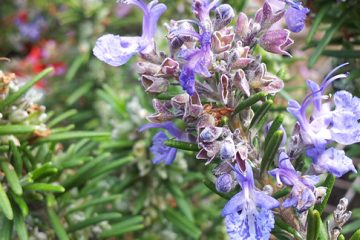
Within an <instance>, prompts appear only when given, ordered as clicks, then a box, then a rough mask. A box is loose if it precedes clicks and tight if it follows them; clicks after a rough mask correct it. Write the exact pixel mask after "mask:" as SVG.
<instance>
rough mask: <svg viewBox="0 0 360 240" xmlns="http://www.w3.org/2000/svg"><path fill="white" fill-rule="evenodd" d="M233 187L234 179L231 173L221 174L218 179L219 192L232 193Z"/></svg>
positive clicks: (216, 185) (216, 184)
mask: <svg viewBox="0 0 360 240" xmlns="http://www.w3.org/2000/svg"><path fill="white" fill-rule="evenodd" d="M232 186H233V179H232V177H231V175H230V174H229V173H224V174H221V175H220V176H218V177H217V178H216V182H215V187H216V190H217V191H218V192H222V193H227V192H230V190H231V189H232Z"/></svg>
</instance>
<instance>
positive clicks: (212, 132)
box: [199, 126, 222, 142]
mask: <svg viewBox="0 0 360 240" xmlns="http://www.w3.org/2000/svg"><path fill="white" fill-rule="evenodd" d="M221 133H222V128H219V127H212V126H211V127H206V128H204V130H202V132H201V133H200V136H199V140H200V141H202V142H213V141H215V140H216V139H218V138H219V137H220V135H221Z"/></svg>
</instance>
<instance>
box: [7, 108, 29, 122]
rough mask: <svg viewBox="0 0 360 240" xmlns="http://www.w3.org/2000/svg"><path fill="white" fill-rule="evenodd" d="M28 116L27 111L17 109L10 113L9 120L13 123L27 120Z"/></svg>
mask: <svg viewBox="0 0 360 240" xmlns="http://www.w3.org/2000/svg"><path fill="white" fill-rule="evenodd" d="M28 116H29V114H28V113H27V112H26V111H24V110H22V109H17V110H15V111H13V112H12V113H10V116H9V120H10V122H12V123H20V122H23V121H25V120H26V119H27V118H28Z"/></svg>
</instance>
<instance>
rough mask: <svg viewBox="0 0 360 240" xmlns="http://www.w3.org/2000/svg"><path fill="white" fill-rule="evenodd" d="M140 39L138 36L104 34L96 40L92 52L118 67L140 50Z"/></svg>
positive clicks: (100, 58)
mask: <svg viewBox="0 0 360 240" xmlns="http://www.w3.org/2000/svg"><path fill="white" fill-rule="evenodd" d="M140 39H141V38H139V37H120V36H119V35H113V34H106V35H104V36H102V37H100V38H99V39H98V40H97V41H96V44H95V47H94V49H93V53H94V55H95V56H96V57H97V58H98V59H99V60H101V61H103V62H105V63H107V64H109V65H111V66H114V67H118V66H121V65H123V64H125V63H126V62H127V61H129V59H130V58H131V57H132V56H133V55H134V54H136V53H138V52H139V51H141V50H142V47H141V45H140V43H139V41H140Z"/></svg>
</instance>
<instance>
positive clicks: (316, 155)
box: [307, 148, 356, 177]
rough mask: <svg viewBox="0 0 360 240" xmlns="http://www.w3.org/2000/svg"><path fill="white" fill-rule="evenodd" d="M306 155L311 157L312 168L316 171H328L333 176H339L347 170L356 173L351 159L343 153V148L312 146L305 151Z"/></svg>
mask: <svg viewBox="0 0 360 240" xmlns="http://www.w3.org/2000/svg"><path fill="white" fill-rule="evenodd" d="M307 155H308V156H309V157H311V158H312V160H313V163H314V165H313V166H314V169H315V170H316V171H317V172H320V173H322V172H330V173H332V174H333V175H334V176H335V177H341V176H343V175H344V174H345V173H347V172H354V173H356V168H355V167H354V164H353V162H352V160H351V159H350V158H349V157H347V156H346V155H345V152H344V151H343V150H338V149H335V148H328V149H326V150H319V149H316V148H312V149H310V150H308V151H307Z"/></svg>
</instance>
